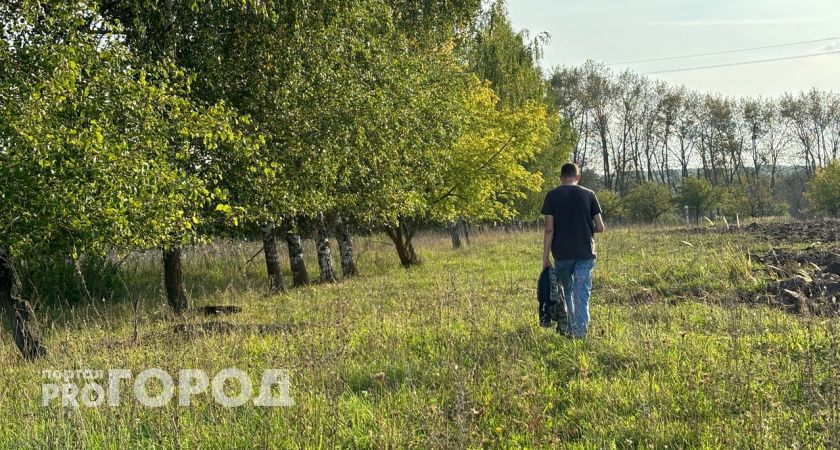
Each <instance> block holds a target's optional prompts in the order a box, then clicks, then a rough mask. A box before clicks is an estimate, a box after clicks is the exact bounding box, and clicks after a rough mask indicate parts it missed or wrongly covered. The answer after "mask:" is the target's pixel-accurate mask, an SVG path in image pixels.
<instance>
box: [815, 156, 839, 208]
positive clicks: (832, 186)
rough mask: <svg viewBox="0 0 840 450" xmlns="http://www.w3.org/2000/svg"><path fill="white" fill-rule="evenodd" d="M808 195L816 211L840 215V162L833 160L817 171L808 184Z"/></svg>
mask: <svg viewBox="0 0 840 450" xmlns="http://www.w3.org/2000/svg"><path fill="white" fill-rule="evenodd" d="M807 197H808V200H809V201H810V202H811V205H812V206H813V208H814V210H815V211H817V212H819V213H822V214H826V215H829V216H832V217H838V216H840V162H838V161H837V160H834V161H831V162H830V163H828V165H827V166H826V167H825V168H823V169H820V170H818V171H817V173H816V174H815V175H814V178H813V179H812V180H811V182H810V184H809V186H808V193H807Z"/></svg>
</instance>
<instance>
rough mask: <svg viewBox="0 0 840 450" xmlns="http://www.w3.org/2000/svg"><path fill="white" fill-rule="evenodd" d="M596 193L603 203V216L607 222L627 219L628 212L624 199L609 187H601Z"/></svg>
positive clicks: (618, 221)
mask: <svg viewBox="0 0 840 450" xmlns="http://www.w3.org/2000/svg"><path fill="white" fill-rule="evenodd" d="M595 195H596V196H597V197H598V203H600V204H601V210H602V216H603V217H604V221H605V222H607V223H613V224H614V223H622V222H624V221H625V220H627V217H628V213H627V207H626V206H625V202H624V200H623V199H622V198H621V197H620V196H619V195H618V194H616V193H615V192H613V191H611V190H609V189H601V190H600V191H597V192H596V193H595Z"/></svg>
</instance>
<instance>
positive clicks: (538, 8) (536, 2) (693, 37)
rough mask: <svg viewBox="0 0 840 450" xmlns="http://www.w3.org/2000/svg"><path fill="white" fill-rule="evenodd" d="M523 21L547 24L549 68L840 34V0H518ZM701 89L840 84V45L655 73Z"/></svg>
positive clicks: (704, 61)
mask: <svg viewBox="0 0 840 450" xmlns="http://www.w3.org/2000/svg"><path fill="white" fill-rule="evenodd" d="M508 9H509V10H510V15H511V19H512V21H513V24H514V27H516V28H520V29H521V28H526V29H528V30H529V31H530V32H531V34H532V35H535V34H537V33H539V32H543V31H546V32H548V33H549V34H550V35H551V43H550V44H549V46H548V48H547V49H546V52H545V60H544V61H543V65H544V66H545V68H546V69H550V68H551V67H554V66H558V65H578V64H582V63H583V62H584V61H586V60H587V59H593V60H596V61H602V62H605V63H613V62H621V61H632V60H639V59H651V58H661V57H671V56H682V55H689V54H696V53H706V52H716V51H725V50H736V49H744V48H749V47H759V46H768V45H775V44H785V43H791V42H801V41H809V40H818V39H826V38H834V37H840V0H795V1H792V0H508ZM838 50H840V39H834V40H831V41H823V42H817V43H810V44H800V45H795V46H788V47H781V48H773V49H764V50H758V51H749V52H741V53H732V54H725V55H715V56H704V57H698V58H690V59H679V60H671V61H659V62H653V63H646V64H631V65H615V66H612V67H614V68H616V69H619V70H621V69H624V68H627V67H629V68H632V69H633V70H635V71H637V72H640V73H644V72H653V71H657V70H670V69H679V68H688V67H697V66H706V65H713V64H727V63H736V62H742V61H752V60H760V59H772V58H780V57H788V56H798V55H805V54H811V53H820V52H826V51H838ZM650 76H651V77H655V78H660V79H662V80H665V81H668V82H669V83H674V84H684V85H686V86H688V87H690V88H694V89H697V90H700V91H712V92H720V93H723V94H725V95H734V96H745V95H751V96H758V95H763V96H776V95H779V94H781V93H783V92H798V91H801V90H808V89H810V88H811V87H817V88H820V89H825V90H833V91H835V92H840V53H836V54H831V55H823V56H816V57H813V58H804V59H793V60H787V61H776V62H768V63H763V64H754V65H744V66H735V67H723V68H716V69H706V70H695V71H687V72H675V73H666V74H656V75H650Z"/></svg>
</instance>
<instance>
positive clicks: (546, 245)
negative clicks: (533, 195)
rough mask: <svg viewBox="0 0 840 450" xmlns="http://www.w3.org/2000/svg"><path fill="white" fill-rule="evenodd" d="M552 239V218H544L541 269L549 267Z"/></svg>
mask: <svg viewBox="0 0 840 450" xmlns="http://www.w3.org/2000/svg"><path fill="white" fill-rule="evenodd" d="M553 238H554V216H552V215H546V216H545V235H543V268H546V267H550V266H551V241H552V239H553Z"/></svg>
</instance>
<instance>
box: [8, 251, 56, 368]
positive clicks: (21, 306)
mask: <svg viewBox="0 0 840 450" xmlns="http://www.w3.org/2000/svg"><path fill="white" fill-rule="evenodd" d="M0 306H2V308H3V310H4V312H5V314H6V318H7V320H8V323H9V326H10V327H11V333H12V338H13V339H14V341H15V345H17V348H18V350H20V353H21V355H23V358H24V359H26V360H28V361H31V360H33V359H36V358H39V357H42V356H44V355H46V354H47V349H46V348H45V347H44V344H43V340H42V338H41V332H40V329H39V328H40V327H39V326H38V321H37V320H36V318H35V311H34V310H33V309H32V306H31V305H30V304H29V302H27V301H25V300H23V299H22V298H20V280H19V279H18V276H17V272H16V271H15V267H14V263H13V261H12V258H11V256H9V254H8V253H7V252H6V251H5V250H3V249H0Z"/></svg>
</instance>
